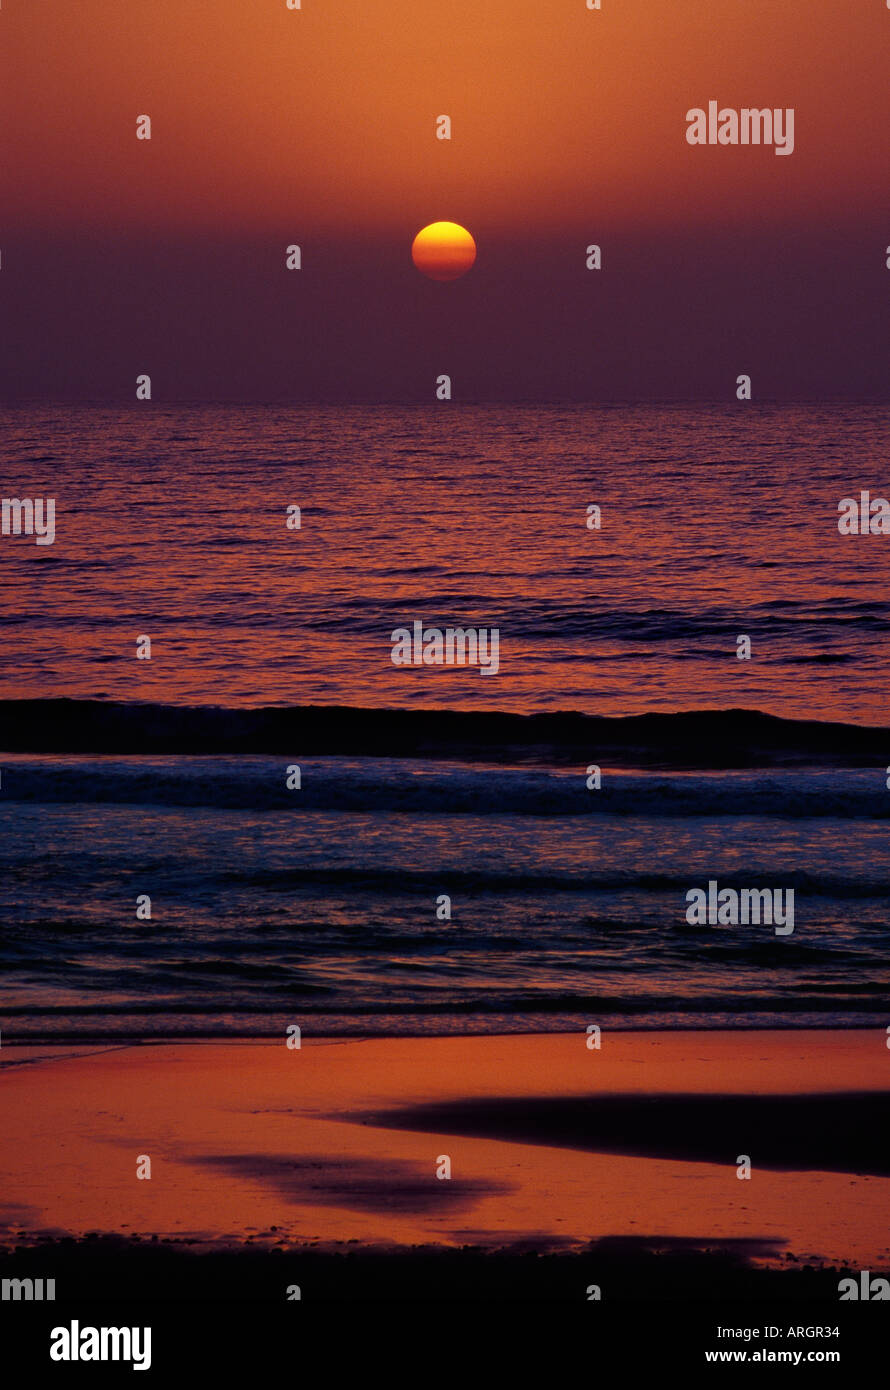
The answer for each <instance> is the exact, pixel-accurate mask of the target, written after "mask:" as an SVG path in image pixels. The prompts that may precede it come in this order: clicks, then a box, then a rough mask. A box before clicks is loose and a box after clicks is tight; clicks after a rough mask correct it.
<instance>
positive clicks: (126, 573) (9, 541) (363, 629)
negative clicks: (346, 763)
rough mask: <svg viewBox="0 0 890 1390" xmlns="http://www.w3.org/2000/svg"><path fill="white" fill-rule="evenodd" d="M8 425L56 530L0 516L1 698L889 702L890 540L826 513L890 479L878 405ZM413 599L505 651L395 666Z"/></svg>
mask: <svg viewBox="0 0 890 1390" xmlns="http://www.w3.org/2000/svg"><path fill="white" fill-rule="evenodd" d="M0 440H2V448H3V477H2V480H0V481H2V487H3V495H4V496H14V497H21V496H26V497H34V496H52V497H55V499H56V540H55V543H54V544H53V545H51V546H37V545H35V544H34V542H33V540H27V539H23V538H12V537H6V538H0V613H2V671H0V690H2V695H3V696H4V697H6V698H9V697H11V696H17V697H22V698H30V697H34V696H38V695H41V696H47V695H64V696H83V697H101V698H107V699H114V700H122V701H129V700H151V701H156V702H158V703H160V704H177V703H179V704H197V705H208V704H218V705H224V706H244V705H254V706H255V705H276V704H277V705H287V706H290V705H305V704H320V705H339V704H344V705H362V706H390V707H395V708H404V707H411V706H417V705H421V706H426V707H431V708H435V707H438V708H453V709H499V710H512V711H521V712H527V711H530V710H582V711H586V712H590V713H598V714H637V713H644V712H647V711H652V710H677V709H693V710H695V709H707V708H721V707H726V706H734V707H744V708H747V709H759V710H766V711H768V712H770V713H774V714H780V715H784V716H786V717H789V716H790V717H797V718H805V719H838V720H842V721H850V722H854V723H866V724H867V723H872V724H883V723H885V722H887V721H886V718H885V717H884V716H885V715H886V711H887V672H888V666H890V622H888V618H890V537H884V536H841V535H839V534H838V529H837V520H838V511H837V507H838V502H839V501H840V499H841V498H842V497H847V496H857V495H858V494H859V492H860V490H862V489H868V490H870V492H871V494H872V496H876V495H884V496H886V495H888V493H890V476H888V459H890V414H888V412H887V410H886V409H885V408H883V407H880V406H851V405H838V406H834V407H822V406H819V407H815V406H809V405H808V406H799V407H781V406H768V405H757V404H756V403H754V402H749V403H742V402H733V403H732V404H731V405H726V406H703V405H699V406H693V407H687V406H632V407H631V406H627V407H624V406H596V407H584V406H566V407H560V406H552V407H540V406H528V407H521V406H510V407H507V406H461V405H458V404H456V403H454V402H448V403H445V402H443V403H440V406H438V407H435V408H426V407H414V408H393V407H388V406H381V407H379V408H376V409H367V408H364V407H362V408H359V407H355V408H350V407H345V408H344V407H341V406H338V407H330V408H326V409H325V408H315V407H313V408H310V407H301V408H283V407H274V406H272V407H262V408H261V407H237V406H234V407H233V406H228V407H201V406H194V407H190V408H189V407H175V408H173V407H166V406H164V405H163V404H161V403H159V402H152V403H144V404H142V405H140V404H138V403H136V402H133V404H132V405H130V406H128V407H126V408H123V409H121V408H117V409H113V410H111V409H107V408H102V407H98V406H97V407H88V406H70V407H64V406H57V407H49V406H17V407H7V408H4V409H2V410H0ZM290 505H296V506H299V507H300V508H301V522H302V526H301V529H300V530H299V531H295V530H288V529H287V527H286V518H287V507H288V506H290ZM592 505H596V506H599V507H600V508H601V511H602V518H601V529H600V530H599V531H596V530H589V529H588V527H587V508H588V506H592ZM415 620H420V621H422V622H424V623H425V624H426V625H427V626H439V627H444V626H479V627H486V628H491V627H497V628H498V629H499V632H500V669H499V671H498V674H497V675H496V676H483V675H481V674H480V672H479V671H478V669H474V668H468V667H445V666H441V667H424V668H414V667H395V666H393V664H392V661H391V651H392V646H391V635H392V632H393V631H394V630H395V629H396V628H398V627H401V626H403V625H407V626H410V625H411V624H412V623H413V621H415ZM141 635H148V636H150V637H151V639H152V657H151V661H150V662H148V661H137V660H136V639H137V637H139V636H141ZM740 635H747V636H749V637H750V638H751V643H752V658H751V660H750V661H740V660H738V659H737V656H736V651H737V638H738V637H739V636H740Z"/></svg>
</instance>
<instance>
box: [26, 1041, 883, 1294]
mask: <svg viewBox="0 0 890 1390" xmlns="http://www.w3.org/2000/svg"><path fill="white" fill-rule="evenodd" d="M0 1087H2V1095H3V1112H4V1116H5V1123H4V1130H3V1137H2V1140H0V1184H2V1191H3V1194H4V1196H3V1201H2V1205H0V1225H2V1230H0V1243H2V1244H4V1245H5V1246H7V1248H8V1247H10V1246H21V1245H23V1244H27V1243H28V1242H29V1241H33V1240H35V1239H38V1240H44V1241H45V1240H47V1239H49V1238H59V1237H62V1236H77V1237H80V1236H84V1235H86V1234H87V1233H98V1234H99V1235H103V1236H104V1235H114V1236H118V1237H124V1238H126V1239H128V1240H133V1239H134V1238H136V1237H141V1238H142V1239H143V1240H145V1239H149V1240H150V1239H151V1238H152V1237H157V1238H158V1239H160V1240H161V1241H164V1240H173V1241H176V1242H189V1243H191V1244H192V1246H193V1248H195V1249H200V1250H204V1251H207V1250H215V1251H217V1252H219V1251H221V1250H223V1249H224V1248H226V1247H231V1246H233V1245H236V1246H242V1247H243V1246H244V1245H251V1244H252V1245H254V1246H255V1247H260V1248H262V1247H266V1248H271V1247H273V1246H275V1247H284V1248H285V1249H294V1248H302V1249H311V1250H314V1251H315V1252H317V1253H318V1252H321V1251H326V1252H332V1251H337V1250H342V1249H344V1248H345V1247H346V1245H347V1243H349V1242H353V1243H354V1244H352V1245H351V1246H350V1249H351V1250H353V1251H355V1250H365V1251H380V1250H395V1249H397V1248H400V1249H405V1248H410V1247H418V1246H423V1247H425V1248H426V1249H429V1248H431V1247H439V1248H441V1249H442V1250H446V1251H447V1250H448V1249H451V1250H457V1249H460V1248H462V1247H468V1246H470V1247H473V1248H474V1250H476V1251H479V1252H494V1251H505V1250H511V1251H514V1252H515V1251H522V1250H530V1251H535V1252H538V1253H540V1254H546V1253H548V1252H549V1253H552V1254H560V1253H571V1252H580V1251H584V1250H589V1249H590V1248H591V1243H592V1242H593V1243H599V1246H600V1248H602V1249H607V1248H613V1249H614V1248H615V1247H616V1245H620V1246H621V1248H622V1249H623V1250H624V1251H625V1252H627V1251H630V1252H633V1251H634V1250H637V1251H639V1252H640V1253H641V1254H643V1253H647V1252H651V1251H652V1250H658V1249H662V1250H667V1251H670V1250H673V1251H677V1250H682V1251H685V1252H687V1253H688V1252H695V1251H709V1252H720V1251H723V1252H731V1253H733V1254H734V1255H736V1256H740V1257H744V1259H745V1260H747V1261H750V1262H751V1263H753V1264H754V1265H755V1266H757V1267H760V1268H766V1267H775V1268H777V1267H780V1266H783V1267H785V1266H787V1264H788V1262H789V1260H790V1261H792V1262H793V1263H794V1265H795V1266H799V1265H800V1264H815V1265H831V1266H836V1267H841V1268H845V1267H846V1268H851V1269H854V1270H859V1269H871V1270H873V1271H874V1270H879V1269H886V1268H887V1267H888V1265H890V1239H888V1235H887V1233H886V1231H885V1229H884V1227H883V1223H882V1222H881V1221H880V1219H879V1216H878V1214H879V1213H880V1212H882V1211H886V1210H888V1209H890V1177H888V1164H887V1159H886V1152H885V1150H884V1147H883V1143H882V1138H881V1136H882V1134H883V1133H885V1132H886V1119H887V1107H888V1092H890V1053H888V1050H887V1047H886V1039H885V1035H884V1033H883V1032H882V1031H877V1030H868V1031H856V1032H829V1031H818V1032H817V1031H787V1032H736V1033H728V1032H710V1033H706V1032H686V1033H680V1032H676V1033H615V1034H605V1035H604V1036H603V1039H602V1048H601V1050H599V1051H597V1050H589V1049H588V1048H587V1046H586V1038H585V1036H584V1035H583V1034H582V1035H580V1036H579V1035H574V1034H573V1035H565V1034H561V1035H532V1036H530V1035H524V1036H510V1037H467V1038H419V1039H418V1038H398V1039H393V1038H388V1039H367V1040H359V1039H356V1040H338V1041H333V1040H325V1041H322V1042H319V1041H313V1040H312V1039H308V1040H306V1039H304V1042H303V1046H302V1048H301V1049H299V1050H290V1049H288V1048H287V1047H286V1045H285V1043H284V1041H283V1040H282V1041H281V1042H280V1043H200V1044H158V1045H145V1044H142V1045H132V1046H123V1047H115V1048H108V1049H100V1048H95V1049H88V1048H84V1047H80V1048H71V1049H63V1048H59V1047H58V1046H53V1047H46V1048H35V1047H29V1048H16V1047H15V1046H14V1045H9V1044H8V1042H7V1040H6V1038H4V1045H3V1048H2V1053H0ZM741 1155H748V1156H749V1157H750V1159H751V1164H752V1176H751V1179H750V1180H749V1181H748V1180H740V1179H739V1178H738V1177H737V1161H738V1159H739V1157H740V1156H741ZM145 1156H148V1157H149V1158H150V1160H151V1178H150V1180H145V1179H139V1178H138V1177H137V1166H138V1165H139V1164H140V1163H142V1165H143V1168H144V1166H145V1165H144V1158H145ZM446 1157H447V1158H448V1160H450V1166H451V1177H450V1178H440V1177H438V1176H437V1171H438V1172H442V1171H444V1160H445V1158H446Z"/></svg>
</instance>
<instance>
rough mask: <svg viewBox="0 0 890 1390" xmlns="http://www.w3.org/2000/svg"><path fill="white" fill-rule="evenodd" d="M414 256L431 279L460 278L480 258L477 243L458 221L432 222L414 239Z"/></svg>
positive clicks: (420, 268)
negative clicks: (477, 257) (477, 252)
mask: <svg viewBox="0 0 890 1390" xmlns="http://www.w3.org/2000/svg"><path fill="white" fill-rule="evenodd" d="M411 259H412V260H413V261H414V264H415V265H416V266H417V269H418V270H421V271H423V273H424V275H428V276H429V277H430V279H431V280H456V279H457V278H458V277H459V276H461V275H464V274H465V273H466V272H467V271H468V270H469V269H470V267H471V265H472V264H473V262H474V261H475V259H476V243H475V241H474V240H473V238H472V237H471V236H470V233H469V232H468V231H467V229H466V227H461V226H460V225H459V224H458V223H457V222H431V223H430V224H429V226H428V227H423V228H422V229H421V231H419V232H418V233H417V236H416V237H415V238H414V244H413V245H412V247H411Z"/></svg>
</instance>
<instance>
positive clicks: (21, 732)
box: [0, 699, 890, 768]
mask: <svg viewBox="0 0 890 1390" xmlns="http://www.w3.org/2000/svg"><path fill="white" fill-rule="evenodd" d="M0 721H2V724H0V727H2V734H0V744H2V749H3V751H5V752H7V753H117V754H147V753H176V754H202V753H207V754H216V753H273V754H280V755H287V756H292V757H299V756H312V755H324V754H328V755H349V756H362V755H366V756H376V757H383V756H385V757H414V758H417V757H436V758H451V759H462V760H469V761H473V760H487V761H510V762H513V761H533V762H541V761H544V762H557V763H572V762H578V761H584V762H587V761H598V762H602V761H608V762H611V763H612V764H622V763H623V764H625V765H629V766H636V767H645V766H661V767H684V768H741V767H763V766H775V765H780V764H793V763H798V764H800V763H804V764H811V763H825V764H834V765H843V766H867V765H869V764H871V765H875V764H876V763H881V762H885V763H886V762H890V728H871V727H867V726H863V725H858V724H843V723H827V722H820V721H817V720H800V719H782V718H779V717H778V716H775V715H770V714H763V713H761V712H760V711H758V710H744V709H726V710H688V711H681V712H678V713H674V714H642V715H629V716H626V717H611V716H604V715H587V714H578V713H573V712H569V711H566V712H555V713H552V714H551V713H547V714H529V715H521V714H508V713H504V712H500V711H495V710H493V711H481V712H476V711H465V710H451V709H442V710H435V709H411V710H404V709H362V708H351V707H349V706H335V705H332V706H322V705H306V706H292V707H286V708H285V707H267V708H261V709H225V708H219V707H213V706H206V707H205V706H180V705H159V704H141V703H132V704H130V703H119V702H113V701H103V700H68V699H48V700H5V701H2V702H0Z"/></svg>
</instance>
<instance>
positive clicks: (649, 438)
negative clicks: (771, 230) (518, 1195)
mask: <svg viewBox="0 0 890 1390" xmlns="http://www.w3.org/2000/svg"><path fill="white" fill-rule="evenodd" d="M0 418H2V429H3V438H4V443H5V450H4V453H5V464H6V468H5V473H4V479H3V495H4V496H18V497H21V496H29V497H34V496H53V497H55V499H56V539H55V542H54V544H53V545H52V546H45V547H37V546H35V544H34V542H33V539H31V538H26V537H3V538H2V540H0V560H2V563H0V594H2V677H0V714H2V719H3V735H2V736H0V748H2V750H3V751H2V753H0V966H2V968H3V989H2V1009H0V1022H2V1026H3V1029H4V1038H6V1037H8V1036H9V1035H10V1034H12V1035H14V1036H17V1037H19V1038H23V1039H39V1038H51V1039H61V1038H63V1037H64V1038H66V1039H81V1038H83V1039H85V1038H102V1039H125V1038H133V1037H144V1038H161V1037H179V1036H186V1037H209V1036H213V1037H221V1036H225V1037H229V1036H231V1037H241V1036H247V1037H260V1036H276V1035H279V1036H284V1034H285V1031H286V1029H287V1027H288V1026H289V1025H291V1024H294V1023H296V1024H298V1025H299V1026H300V1027H301V1029H302V1030H303V1032H304V1034H305V1035H306V1036H311V1035H313V1034H317V1035H326V1036H331V1035H342V1034H361V1033H392V1034H398V1033H403V1034H404V1033H430V1034H432V1033H454V1032H489V1033H495V1032H514V1031H528V1030H545V1031H546V1030H549V1031H564V1030H567V1029H568V1030H571V1029H579V1030H581V1031H583V1030H584V1029H585V1028H586V1027H587V1026H588V1025H589V1024H591V1023H596V1024H599V1025H600V1026H601V1027H602V1028H603V1029H604V1030H606V1029H608V1028H630V1027H633V1028H640V1027H722V1026H747V1027H768V1026H773V1027H775V1026H779V1027H812V1026H848V1027H864V1026H881V1027H883V1026H884V1022H885V1020H886V1016H887V1010H888V993H890V989H888V972H887V965H886V962H887V958H888V946H890V939H888V937H890V932H888V905H890V845H888V836H887V826H886V821H887V815H888V811H887V807H888V804H890V791H888V790H887V778H888V773H887V765H888V764H890V734H888V733H887V732H886V731H885V729H884V726H885V725H886V724H887V723H888V721H887V719H886V708H887V701H886V689H887V658H888V645H890V644H888V631H890V629H888V608H890V586H888V582H887V581H888V577H890V565H888V558H887V556H888V547H890V538H884V537H881V536H863V537H849V536H843V537H842V536H840V535H839V533H838V529H837V505H838V502H839V501H840V499H841V498H842V497H845V496H854V495H858V493H859V491H860V489H871V492H872V494H873V495H878V494H880V493H882V492H883V493H886V491H887V487H886V486H883V485H882V470H883V476H884V477H886V472H885V467H886V465H885V461H886V458H887V457H888V446H890V421H888V418H887V416H886V412H885V411H883V410H881V409H879V408H877V407H869V406H862V407H857V406H850V405H845V406H840V405H839V406H836V407H832V406H818V407H817V406H808V405H801V406H796V407H779V406H754V405H749V406H748V405H737V406H733V407H729V406H726V407H708V406H688V407H687V406H664V407H659V406H645V407H631V406H627V407H621V406H610V407H601V406H598V407H579V406H566V407H559V406H552V407H546V408H541V407H538V406H535V407H531V406H529V407H502V406H466V407H465V406H461V407H457V408H454V407H452V406H450V405H448V406H446V405H443V406H442V407H441V408H437V409H427V408H424V409H421V408H414V409H407V408H390V407H383V406H381V407H379V408H373V409H365V408H359V407H355V408H347V409H343V408H341V407H336V408H334V407H331V408H326V407H314V408H309V407H300V408H290V407H278V406H269V407H266V408H262V409H261V408H257V407H232V406H228V407H218V408H217V407H203V406H201V407H198V406H194V407H189V406H182V407H165V406H163V405H156V404H152V405H151V406H149V407H144V408H139V407H137V406H135V405H134V406H133V407H131V408H128V409H125V410H121V409H114V410H112V409H108V408H106V407H99V406H97V407H92V408H88V407H80V406H78V407H73V406H72V407H67V406H56V407H45V406H33V407H28V408H27V409H25V408H16V407H9V408H6V409H4V410H3V411H2V416H0ZM591 504H595V505H597V506H599V507H600V508H601V528H600V529H599V530H590V529H588V526H587V515H588V513H587V509H588V506H590V505H591ZM292 505H297V506H299V508H300V516H301V527H300V529H299V530H289V529H287V526H286V517H287V508H288V507H289V506H292ZM415 620H420V621H422V622H423V623H424V624H425V625H427V626H429V625H438V626H441V627H445V626H448V625H452V626H464V627H466V626H471V625H478V626H484V627H486V628H492V627H497V628H498V629H499V631H500V667H499V670H498V673H497V675H496V676H482V675H481V674H480V672H479V670H478V668H473V667H447V666H442V667H421V668H414V667H396V666H394V665H393V663H392V661H391V656H390V654H391V640H390V639H391V633H392V631H393V629H395V628H397V627H400V626H408V627H410V626H411V624H412V622H414V621H415ZM145 635H148V636H150V637H151V644H152V646H151V660H150V661H144V660H137V659H136V652H137V639H138V638H139V637H142V636H145ZM740 635H747V636H749V637H750V639H751V659H750V660H739V659H738V658H737V655H736V651H737V639H738V637H739V636H740ZM78 702H80V703H78ZM387 711H391V712H393V713H387ZM758 711H759V712H761V715H765V716H767V718H762V717H760V716H758V714H757V713H755V712H758ZM628 716H644V717H643V718H641V719H636V720H635V719H633V718H631V719H630V720H628V719H627V717H628ZM869 726H870V727H869ZM295 764H298V765H299V767H300V787H299V789H298V790H297V789H288V786H287V775H288V774H287V769H288V768H289V767H293V766H294V765H295ZM593 764H597V765H598V766H600V768H601V778H602V785H601V786H600V787H599V788H598V789H590V788H589V787H588V785H587V781H588V771H587V770H588V767H589V766H591V765H593ZM712 879H716V880H718V881H719V883H720V886H721V887H723V886H732V887H736V888H745V887H751V888H764V887H770V888H774V889H778V888H784V889H789V888H793V889H794V893H795V928H794V931H793V933H792V934H789V935H787V936H784V937H779V936H777V935H776V934H775V933H774V931H773V930H772V928H771V927H769V926H767V925H758V926H754V925H749V926H719V927H714V926H693V925H690V924H689V923H688V922H687V920H686V894H687V892H688V891H689V890H690V889H692V888H694V887H706V886H707V884H708V882H709V880H712ZM142 895H149V896H150V898H151V918H150V920H147V919H137V916H136V904H137V899H138V898H139V897H140V896H142ZM443 895H447V897H448V899H449V900H450V914H451V915H450V917H444V918H443V917H442V915H441V913H442V907H441V903H442V898H443Z"/></svg>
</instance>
